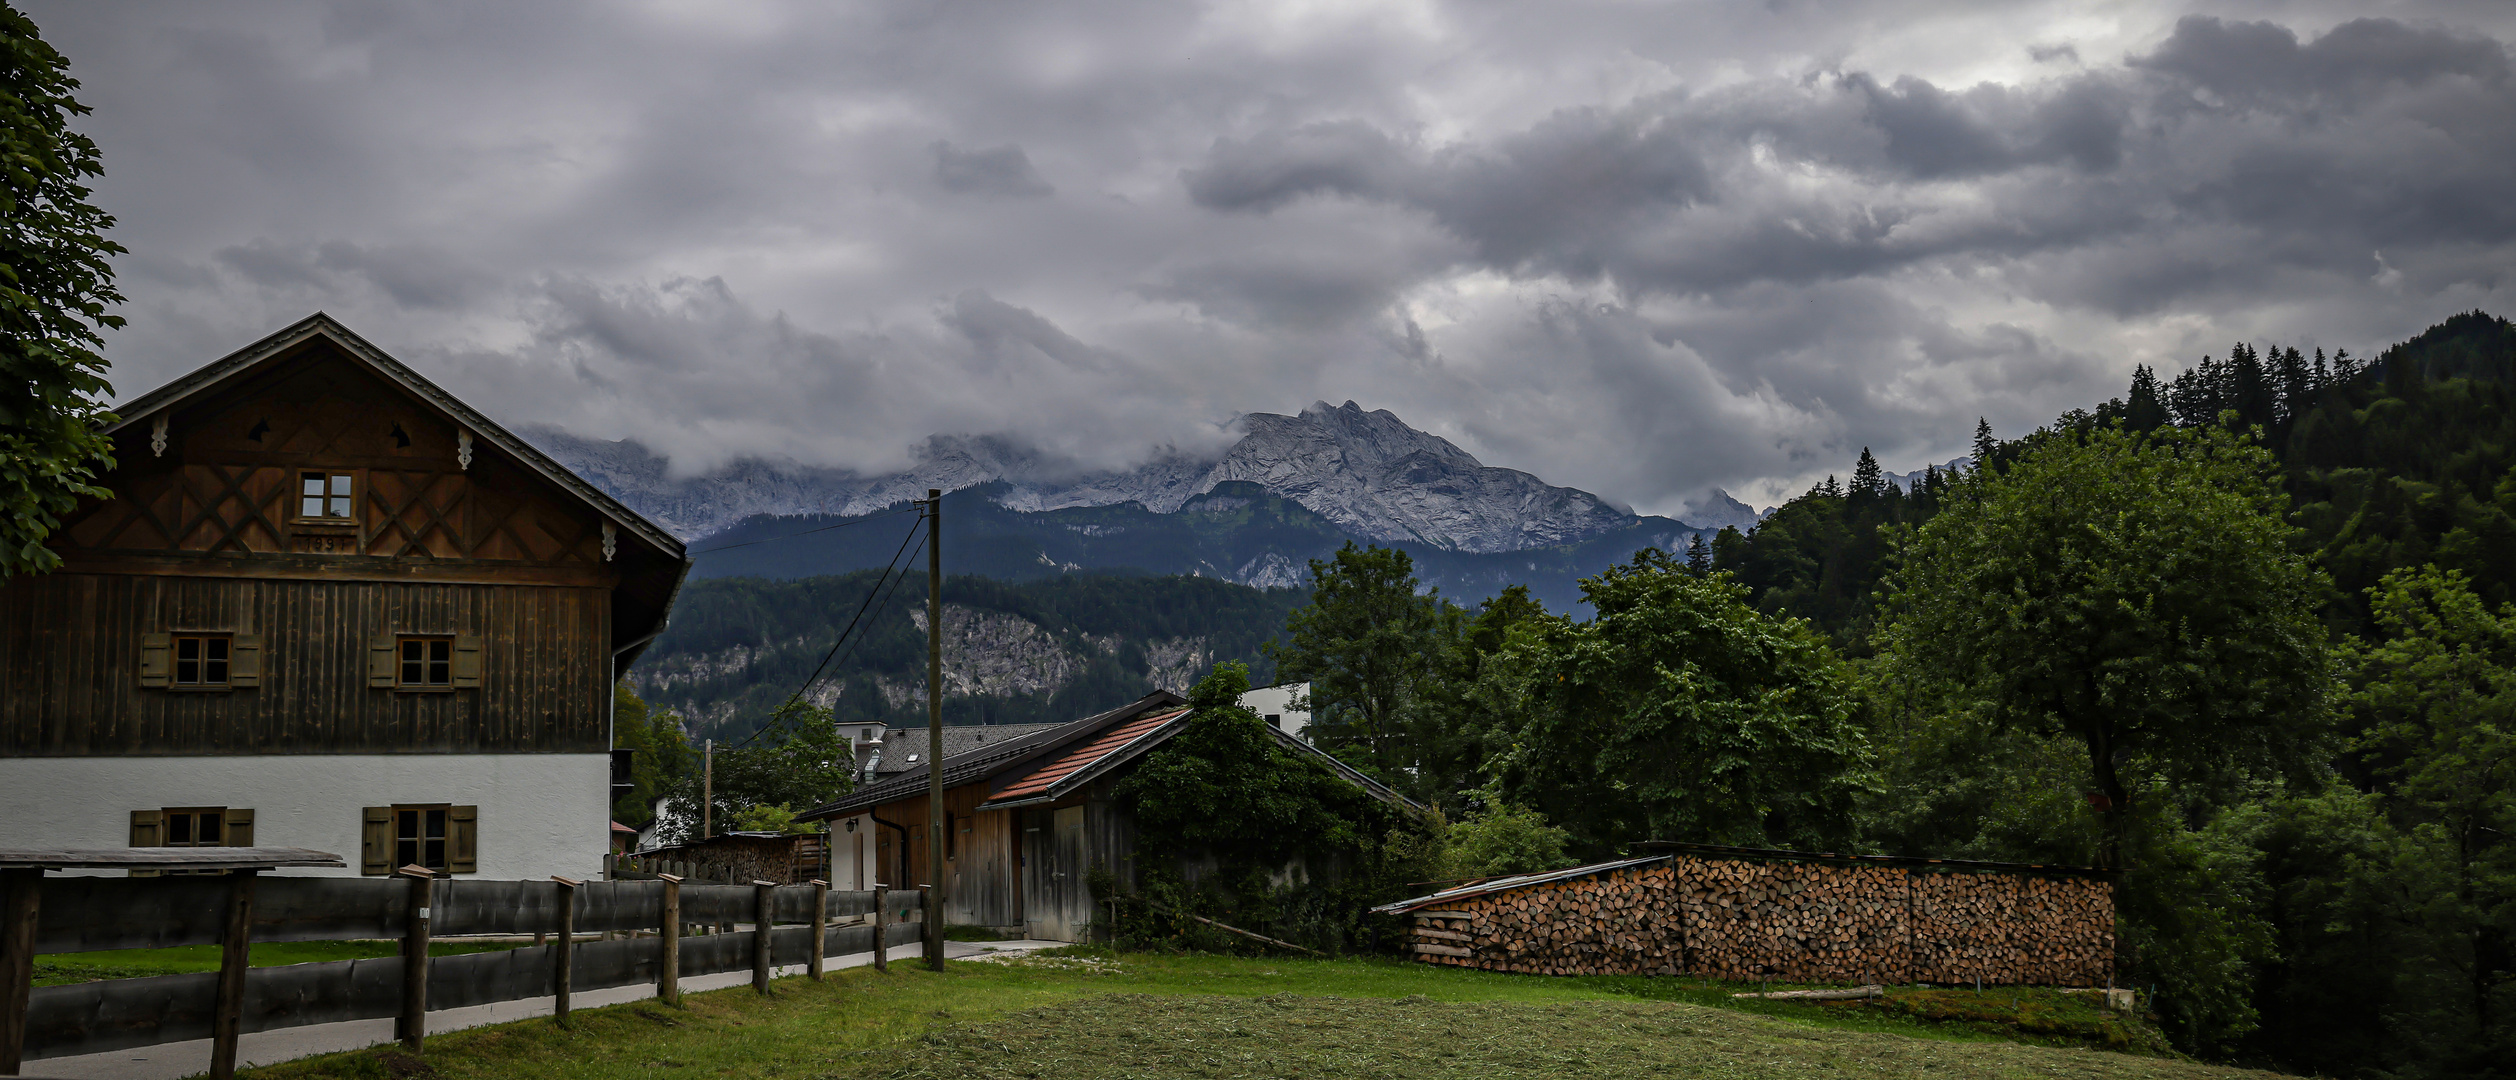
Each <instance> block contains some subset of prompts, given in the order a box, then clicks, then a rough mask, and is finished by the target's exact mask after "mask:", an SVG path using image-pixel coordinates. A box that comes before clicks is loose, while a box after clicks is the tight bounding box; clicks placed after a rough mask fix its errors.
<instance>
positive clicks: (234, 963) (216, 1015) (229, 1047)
mask: <svg viewBox="0 0 2516 1080" xmlns="http://www.w3.org/2000/svg"><path fill="white" fill-rule="evenodd" d="M253 881H254V871H251V870H230V871H228V872H227V928H226V930H225V931H224V932H222V933H221V934H220V935H219V939H218V945H219V949H218V999H217V1001H216V1002H215V1003H214V1004H213V1005H212V1007H211V1011H210V1080H233V1078H234V1077H235V1075H236V1037H237V1036H238V1035H239V1034H240V1033H241V1030H242V1028H243V1026H244V1016H245V970H246V969H247V968H250V967H252V966H253V962H252V961H253Z"/></svg>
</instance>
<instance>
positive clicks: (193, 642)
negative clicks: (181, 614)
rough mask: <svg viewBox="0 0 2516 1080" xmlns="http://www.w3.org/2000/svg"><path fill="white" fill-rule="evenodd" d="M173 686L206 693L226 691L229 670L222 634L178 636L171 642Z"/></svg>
mask: <svg viewBox="0 0 2516 1080" xmlns="http://www.w3.org/2000/svg"><path fill="white" fill-rule="evenodd" d="M174 650H175V671H174V683H173V684H174V685H175V686H176V687H177V688H186V687H188V688H191V689H194V690H206V689H212V688H225V687H226V686H227V678H228V675H229V671H230V665H229V663H228V638H227V635H225V634H177V635H175V640H174Z"/></svg>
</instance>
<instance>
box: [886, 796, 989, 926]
mask: <svg viewBox="0 0 2516 1080" xmlns="http://www.w3.org/2000/svg"><path fill="white" fill-rule="evenodd" d="M987 798H988V790H987V785H985V784H967V785H964V786H961V787H958V788H952V789H950V790H947V791H945V792H944V809H945V810H946V811H947V812H949V813H950V814H951V815H952V819H953V828H955V829H957V830H967V831H964V832H961V833H960V834H959V836H958V837H957V838H956V843H955V846H954V849H953V850H954V854H953V857H952V860H951V865H950V866H949V867H948V868H947V872H948V873H950V874H951V875H952V876H951V877H950V878H948V879H946V881H945V885H946V888H945V890H944V905H943V915H944V921H945V922H946V923H947V924H948V925H956V926H993V927H1019V926H1021V925H1022V870H1021V863H1020V858H1021V856H1020V850H1021V833H1020V830H1019V828H1018V827H1017V826H1016V824H1015V817H1016V815H1015V813H1014V812H1013V811H1010V810H988V811H984V812H982V811H980V810H979V809H978V804H980V803H982V802H986V801H987ZM873 813H874V816H875V817H876V818H879V819H881V820H883V821H888V822H891V823H892V824H895V825H903V826H907V827H908V834H909V839H910V844H909V851H908V875H907V878H906V880H905V881H902V882H896V883H894V882H886V884H892V885H894V886H895V887H897V886H899V885H907V886H916V885H919V884H922V883H929V882H932V881H934V878H932V877H930V876H928V875H927V873H926V858H927V855H926V852H927V844H926V797H925V796H924V795H919V796H917V797H915V798H910V799H901V800H899V801H897V802H889V803H884V804H883V805H881V806H878V807H875V808H874V812H873ZM875 829H876V830H877V832H878V833H879V834H880V839H881V840H883V841H885V842H887V843H888V844H889V845H893V846H886V847H882V848H880V849H879V850H881V851H882V852H884V853H885V854H886V855H888V854H890V853H892V852H894V851H897V850H898V849H897V847H896V845H897V844H898V843H899V835H900V834H899V832H898V831H897V830H894V829H890V828H887V827H884V826H875ZM877 872H881V873H888V872H889V868H888V867H887V866H886V867H883V868H882V869H881V870H879V871H877Z"/></svg>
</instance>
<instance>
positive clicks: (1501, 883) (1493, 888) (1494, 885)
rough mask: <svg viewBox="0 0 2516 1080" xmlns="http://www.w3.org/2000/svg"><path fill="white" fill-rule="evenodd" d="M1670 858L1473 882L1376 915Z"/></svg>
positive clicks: (1379, 910) (1390, 906) (1378, 909)
mask: <svg viewBox="0 0 2516 1080" xmlns="http://www.w3.org/2000/svg"><path fill="white" fill-rule="evenodd" d="M1667 858H1668V856H1666V855H1646V856H1644V857H1642V858H1639V859H1619V860H1617V861H1615V862H1603V863H1591V864H1590V865H1588V866H1576V867H1573V868H1572V869H1570V870H1551V871H1548V872H1546V873H1543V874H1520V875H1517V876H1514V877H1507V878H1489V879H1487V880H1484V881H1472V882H1469V883H1468V884H1465V885H1461V886H1459V887H1457V888H1452V889H1444V890H1442V891H1440V892H1437V893H1434V894H1432V895H1430V896H1419V897H1416V898H1415V899H1412V900H1400V901H1398V902H1397V903H1394V904H1382V905H1381V906H1379V907H1376V908H1373V909H1372V910H1373V911H1374V912H1376V913H1380V914H1385V915H1397V914H1403V913H1405V912H1409V911H1413V910H1415V909H1417V908H1426V907H1432V906H1435V905H1437V904H1443V903H1449V902H1451V901H1456V900H1466V899H1469V898H1471V897H1477V896H1490V895H1493V894H1494V893H1498V892H1509V891H1511V890H1513V889H1520V888H1526V887H1528V886H1531V885H1544V884H1546V883H1547V882H1550V881H1564V880H1566V879H1569V878H1577V877H1587V876H1589V875H1591V874H1604V873H1607V872H1608V871H1610V870H1623V869H1625V868H1626V867H1629V866H1642V865H1644V864H1647V863H1655V862H1661V861H1664V860H1666V859H1667Z"/></svg>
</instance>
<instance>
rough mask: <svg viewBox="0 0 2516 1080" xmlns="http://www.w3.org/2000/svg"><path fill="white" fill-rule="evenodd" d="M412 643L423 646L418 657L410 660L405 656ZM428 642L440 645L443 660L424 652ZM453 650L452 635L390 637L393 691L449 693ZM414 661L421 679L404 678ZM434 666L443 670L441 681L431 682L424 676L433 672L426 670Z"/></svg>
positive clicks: (452, 688)
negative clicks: (415, 680) (410, 680)
mask: <svg viewBox="0 0 2516 1080" xmlns="http://www.w3.org/2000/svg"><path fill="white" fill-rule="evenodd" d="M413 645H419V646H421V647H422V653H421V656H420V658H419V659H418V660H411V659H408V658H407V657H408V656H409V651H410V648H411V646H413ZM431 645H435V646H440V647H442V650H443V652H444V658H443V659H442V660H440V659H437V658H434V657H431V656H429V655H427V649H426V647H427V646H431ZM455 652H456V646H455V635H453V634H395V635H394V636H393V690H394V692H395V693H403V694H442V693H451V692H452V691H453V690H454V689H455V678H454V656H455ZM413 664H416V665H418V666H419V668H420V675H421V680H420V681H418V682H408V681H405V680H404V678H403V676H405V675H407V674H409V673H410V670H411V666H412V665H413ZM435 667H442V669H443V670H444V672H445V681H444V682H431V681H429V680H428V679H427V676H428V675H429V674H431V673H432V672H431V671H430V670H429V669H430V668H435Z"/></svg>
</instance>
